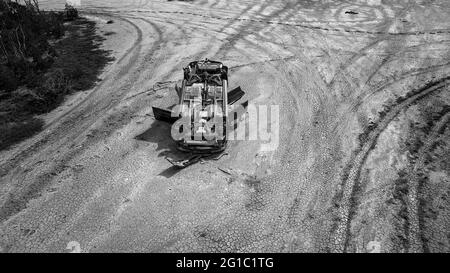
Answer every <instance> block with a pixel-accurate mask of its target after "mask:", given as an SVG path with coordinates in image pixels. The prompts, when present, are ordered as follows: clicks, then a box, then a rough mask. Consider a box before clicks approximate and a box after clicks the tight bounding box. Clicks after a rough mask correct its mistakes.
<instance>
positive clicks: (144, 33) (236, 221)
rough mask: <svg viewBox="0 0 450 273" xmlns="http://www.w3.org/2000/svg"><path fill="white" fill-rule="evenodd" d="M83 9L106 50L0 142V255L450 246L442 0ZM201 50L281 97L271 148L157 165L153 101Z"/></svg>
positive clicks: (172, 99) (448, 93)
mask: <svg viewBox="0 0 450 273" xmlns="http://www.w3.org/2000/svg"><path fill="white" fill-rule="evenodd" d="M40 2H41V7H42V8H43V9H61V8H63V5H61V3H60V2H63V1H43V0H42V1H40ZM79 9H80V12H81V15H83V16H85V17H86V18H88V19H90V20H94V21H95V22H97V25H98V27H99V29H98V31H99V33H100V34H102V33H103V34H104V33H108V35H105V37H106V40H105V42H104V44H103V47H104V48H105V49H107V50H112V54H113V57H115V61H114V62H113V63H111V64H110V65H108V67H107V68H106V69H105V71H104V72H103V74H102V75H101V76H100V77H101V79H102V81H100V82H99V83H98V84H97V86H96V87H95V88H94V89H92V90H89V91H87V92H81V93H78V94H75V95H72V96H71V97H70V98H68V99H67V100H66V102H65V103H64V104H63V105H62V106H61V107H59V108H58V109H56V110H55V111H53V112H51V113H49V114H47V115H44V116H42V118H44V120H45V121H46V126H45V130H44V131H43V132H41V133H39V134H38V135H36V136H34V137H33V138H30V139H28V140H26V141H24V142H22V143H20V144H18V145H16V146H14V147H13V148H11V149H9V150H7V151H2V152H0V248H1V249H0V250H1V251H4V252H68V251H69V250H70V249H73V248H74V247H75V248H77V249H78V250H79V251H81V252H125V251H131V252H184V251H186V252H192V251H194V252H449V251H450V187H449V183H450V181H449V174H450V165H449V164H450V150H449V145H450V126H449V124H450V16H449V15H450V2H449V1H446V0H436V1H431V0H430V1H427V0H422V1H420V0H416V1H412V0H411V1H395V0H394V1H384V0H359V1H356V0H354V1H332V0H328V1H326V0H323V1H312V0H303V1H297V0H291V1H289V0H243V1H238V0H229V1H225V0H196V1H190V2H186V1H163V0H159V1H158V0H154V1H132V0H130V1H123V0H108V1H106V0H90V1H81V6H80V7H79ZM109 20H112V21H113V23H112V24H111V23H109V24H108V23H107V22H108V21H109ZM112 32H113V33H112ZM203 58H209V59H212V60H218V61H221V62H223V63H224V64H225V65H227V66H229V67H230V87H236V86H239V85H240V86H241V87H242V89H243V90H244V91H245V92H246V95H245V98H244V99H247V100H249V102H250V103H251V104H254V105H278V106H279V120H280V123H279V144H278V147H277V149H273V150H272V149H268V150H267V149H262V147H263V145H264V142H263V141H259V140H256V141H243V140H239V141H231V142H230V143H229V146H228V148H227V150H226V154H224V156H222V157H220V158H219V159H217V160H205V161H204V162H200V163H199V164H196V165H192V166H190V167H188V168H186V169H183V170H177V169H174V168H173V167H171V165H170V163H169V162H168V161H167V160H165V156H167V155H178V156H181V154H179V153H178V152H176V149H175V145H174V143H173V142H172V140H171V138H170V125H167V124H164V123H162V122H158V121H155V119H154V117H153V113H152V108H151V107H152V106H157V107H168V106H171V105H174V104H175V103H177V95H176V92H175V84H177V83H179V80H180V79H181V78H182V67H183V66H185V65H187V64H188V63H189V62H191V61H194V60H199V59H203Z"/></svg>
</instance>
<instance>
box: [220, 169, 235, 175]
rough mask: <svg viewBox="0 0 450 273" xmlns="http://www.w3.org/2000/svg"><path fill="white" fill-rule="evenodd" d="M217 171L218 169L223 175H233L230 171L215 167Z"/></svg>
mask: <svg viewBox="0 0 450 273" xmlns="http://www.w3.org/2000/svg"><path fill="white" fill-rule="evenodd" d="M217 169H219V170H220V171H221V172H223V173H225V174H228V175H233V174H232V173H231V170H229V169H225V168H221V167H217Z"/></svg>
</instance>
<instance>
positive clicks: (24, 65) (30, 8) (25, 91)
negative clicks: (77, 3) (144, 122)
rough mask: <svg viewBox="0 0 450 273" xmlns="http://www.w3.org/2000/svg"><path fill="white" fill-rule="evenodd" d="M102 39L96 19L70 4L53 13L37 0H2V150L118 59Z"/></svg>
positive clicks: (34, 129) (33, 130)
mask: <svg viewBox="0 0 450 273" xmlns="http://www.w3.org/2000/svg"><path fill="white" fill-rule="evenodd" d="M66 21H71V22H69V23H65V22H66ZM22 33H23V35H22ZM16 34H20V35H18V36H17V35H16ZM17 37H18V38H17ZM14 38H15V39H14ZM102 41H103V38H102V37H100V36H98V35H97V33H96V29H95V23H94V22H90V21H88V20H86V19H83V18H78V12H77V11H76V10H75V9H73V8H72V7H70V6H69V7H67V8H66V12H64V13H51V12H44V11H41V10H39V6H38V4H37V2H35V1H33V2H32V3H31V2H30V1H25V5H19V4H17V3H15V2H12V1H6V0H0V150H2V149H5V148H8V147H9V146H11V145H12V144H14V143H17V142H19V141H22V140H23V139H25V138H26V137H28V136H32V135H33V134H35V133H36V132H38V131H39V130H41V128H42V126H43V122H42V121H40V120H39V119H36V118H35V116H36V114H42V113H46V112H49V111H51V110H53V109H54V108H56V107H57V106H58V105H59V104H60V103H61V102H62V101H63V100H64V97H65V96H66V95H67V94H70V93H73V92H76V91H80V90H87V89H90V88H92V87H93V86H94V85H95V83H96V82H97V81H98V76H97V75H99V74H100V72H101V70H102V69H103V68H104V67H105V65H106V64H107V63H108V62H110V61H112V60H113V59H112V58H111V57H109V55H110V54H109V52H107V51H105V50H102V49H100V44H101V42H102Z"/></svg>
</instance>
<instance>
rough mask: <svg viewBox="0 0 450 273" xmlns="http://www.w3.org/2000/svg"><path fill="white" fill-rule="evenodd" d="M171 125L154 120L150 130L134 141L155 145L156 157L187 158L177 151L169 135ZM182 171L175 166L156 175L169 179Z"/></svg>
mask: <svg viewBox="0 0 450 273" xmlns="http://www.w3.org/2000/svg"><path fill="white" fill-rule="evenodd" d="M170 130H171V124H169V123H167V122H163V121H159V120H155V122H153V123H152V125H151V126H150V128H148V129H147V130H146V131H145V132H143V133H141V134H139V135H137V136H136V137H134V139H136V140H139V141H145V142H150V143H155V144H156V145H157V146H156V151H157V152H159V153H158V157H167V156H170V157H171V158H176V159H182V158H185V157H187V156H188V154H185V153H183V152H180V151H178V150H177V148H176V145H175V142H174V141H173V139H172V137H171V135H170ZM181 170H182V169H180V168H177V167H176V166H171V167H169V168H167V169H166V170H164V171H162V172H161V173H159V174H158V175H160V176H163V177H166V178H170V177H172V176H174V175H175V174H177V173H178V172H179V171H181Z"/></svg>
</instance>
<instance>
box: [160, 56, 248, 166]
mask: <svg viewBox="0 0 450 273" xmlns="http://www.w3.org/2000/svg"><path fill="white" fill-rule="evenodd" d="M176 90H177V94H178V96H179V104H178V105H177V106H176V107H174V108H173V109H171V110H169V109H161V108H157V107H153V112H154V116H155V118H156V119H157V120H162V121H166V122H170V123H173V126H172V132H171V135H172V138H173V139H174V141H175V142H176V144H177V147H178V149H179V150H181V151H184V152H190V153H195V154H213V153H220V152H222V151H223V150H224V149H225V148H226V145H227V124H228V105H230V104H234V103H235V102H237V101H238V100H239V99H240V98H242V96H243V95H244V92H243V91H242V90H241V88H240V87H237V88H235V89H233V90H232V91H230V92H228V67H226V66H224V65H223V64H222V63H221V62H217V61H211V60H208V59H205V60H202V61H195V62H191V63H190V64H189V65H188V66H187V67H185V68H184V78H183V81H182V85H181V88H178V87H176ZM196 158H197V157H196ZM169 161H170V160H169ZM171 163H174V162H173V161H171ZM174 165H176V164H174Z"/></svg>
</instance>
